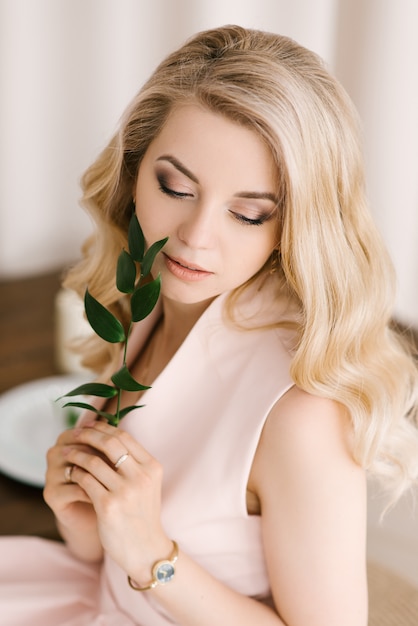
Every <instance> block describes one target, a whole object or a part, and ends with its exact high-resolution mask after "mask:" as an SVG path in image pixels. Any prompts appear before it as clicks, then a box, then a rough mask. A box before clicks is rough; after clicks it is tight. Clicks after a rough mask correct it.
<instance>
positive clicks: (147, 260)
mask: <svg viewBox="0 0 418 626" xmlns="http://www.w3.org/2000/svg"><path fill="white" fill-rule="evenodd" d="M167 241H168V237H165V239H161V240H160V241H156V242H155V243H153V244H152V246H150V247H149V248H148V250H147V251H146V253H145V256H144V260H143V261H142V263H141V274H142V276H148V274H149V273H150V271H151V267H152V264H153V263H154V261H155V257H156V256H157V254H158V253H159V251H160V250H161V248H163V247H164V246H165V244H166V243H167Z"/></svg>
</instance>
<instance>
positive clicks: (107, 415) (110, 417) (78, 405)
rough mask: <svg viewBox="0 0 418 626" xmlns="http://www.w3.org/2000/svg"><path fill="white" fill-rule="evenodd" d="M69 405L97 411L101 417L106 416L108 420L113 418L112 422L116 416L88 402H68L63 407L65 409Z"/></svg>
mask: <svg viewBox="0 0 418 626" xmlns="http://www.w3.org/2000/svg"><path fill="white" fill-rule="evenodd" d="M67 406H74V407H77V408H78V409H86V410H87V411H92V412H93V413H96V415H100V417H105V418H106V419H107V420H108V421H110V420H112V422H113V420H114V419H115V418H116V415H113V414H112V413H106V411H100V409H96V407H95V406H92V405H91V404H87V402H67V404H64V406H63V407H62V408H63V409H65V407H67Z"/></svg>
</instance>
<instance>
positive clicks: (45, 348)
mask: <svg viewBox="0 0 418 626" xmlns="http://www.w3.org/2000/svg"><path fill="white" fill-rule="evenodd" d="M60 276H61V272H58V271H57V272H53V273H50V274H47V275H45V276H41V277H34V278H25V279H22V280H13V281H0V393H1V392H3V391H6V390H7V389H10V388H12V387H14V386H16V385H19V384H22V383H24V382H27V381H30V380H34V379H38V378H43V377H45V376H52V375H54V374H58V373H59V372H58V371H57V368H56V365H55V363H54V298H55V294H56V293H57V291H58V289H59V285H60ZM2 419H3V416H2ZM9 534H14V535H38V536H41V537H47V538H50V539H57V538H58V534H57V531H56V528H55V523H54V517H53V514H52V512H51V510H50V509H49V507H48V506H47V505H46V504H45V502H44V500H43V497H42V489H39V488H36V487H32V486H28V485H25V484H23V483H20V482H18V481H16V480H13V479H12V478H10V477H8V476H5V475H4V474H2V473H1V471H0V535H9Z"/></svg>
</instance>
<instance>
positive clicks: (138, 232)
mask: <svg viewBox="0 0 418 626" xmlns="http://www.w3.org/2000/svg"><path fill="white" fill-rule="evenodd" d="M128 244H129V252H130V253H131V257H132V258H133V259H134V261H139V262H141V261H142V259H143V258H144V250H145V237H144V233H143V232H142V228H141V226H140V224H139V222H138V218H137V216H136V213H134V214H133V215H132V217H131V221H130V222H129V228H128Z"/></svg>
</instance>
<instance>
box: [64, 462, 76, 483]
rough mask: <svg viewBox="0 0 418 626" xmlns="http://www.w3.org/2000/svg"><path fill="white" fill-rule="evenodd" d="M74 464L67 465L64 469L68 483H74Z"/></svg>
mask: <svg viewBox="0 0 418 626" xmlns="http://www.w3.org/2000/svg"><path fill="white" fill-rule="evenodd" d="M73 469H74V465H66V467H65V470H64V477H65V482H66V483H72V482H73V481H72V480H71V474H72V473H73Z"/></svg>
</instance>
